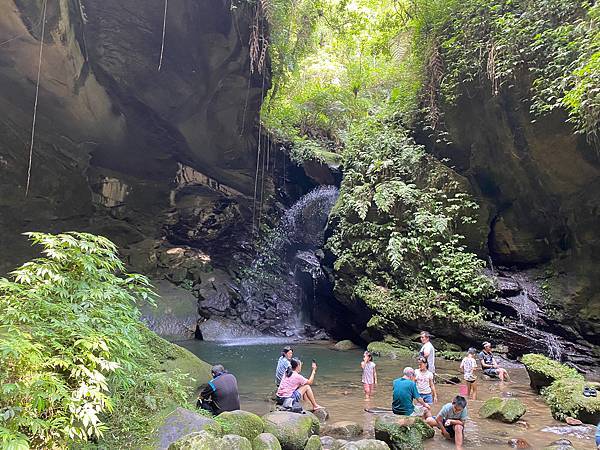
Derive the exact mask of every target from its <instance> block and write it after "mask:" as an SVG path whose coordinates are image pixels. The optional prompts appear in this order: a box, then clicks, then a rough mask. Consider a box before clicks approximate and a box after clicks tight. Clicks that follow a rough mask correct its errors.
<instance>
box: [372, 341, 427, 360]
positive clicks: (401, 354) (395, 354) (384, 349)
mask: <svg viewBox="0 0 600 450" xmlns="http://www.w3.org/2000/svg"><path fill="white" fill-rule="evenodd" d="M367 350H368V351H370V352H371V353H373V354H374V355H377V356H381V357H384V358H391V359H397V358H412V357H414V356H415V355H416V353H415V352H414V351H413V350H411V349H409V348H407V347H397V346H394V345H392V344H388V343H387V342H377V341H376V342H371V343H370V344H369V345H368V346H367Z"/></svg>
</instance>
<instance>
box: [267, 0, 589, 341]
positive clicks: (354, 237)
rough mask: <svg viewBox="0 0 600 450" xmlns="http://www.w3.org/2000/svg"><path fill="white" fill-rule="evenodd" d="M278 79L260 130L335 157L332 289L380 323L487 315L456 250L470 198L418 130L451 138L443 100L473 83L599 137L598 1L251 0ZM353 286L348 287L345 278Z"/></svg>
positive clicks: (306, 154) (300, 154) (297, 152)
mask: <svg viewBox="0 0 600 450" xmlns="http://www.w3.org/2000/svg"><path fill="white" fill-rule="evenodd" d="M259 8H263V10H264V11H265V13H266V14H267V16H269V17H270V18H271V23H272V37H271V52H272V53H271V55H272V58H273V76H274V87H273V88H272V89H271V91H270V93H269V95H268V96H267V98H266V101H265V104H264V106H263V110H262V118H263V121H264V124H265V126H266V127H267V128H268V130H269V131H270V132H271V133H273V135H274V136H275V137H276V138H277V139H279V140H281V141H285V142H289V143H291V150H290V153H291V156H292V158H294V159H295V160H297V161H302V160H306V159H316V160H320V161H329V162H331V161H335V160H336V158H339V157H341V158H342V160H343V170H344V180H343V183H342V187H341V192H340V199H339V201H338V204H337V207H336V208H335V210H334V213H333V217H332V222H333V224H335V231H334V235H333V237H332V239H330V241H329V244H328V245H329V247H330V249H331V250H332V251H333V253H334V254H335V256H336V257H337V261H336V267H335V268H336V271H337V274H338V278H340V277H341V278H344V277H347V280H352V283H349V282H342V283H341V284H340V283H338V289H339V288H341V289H349V290H351V291H352V292H351V295H353V296H354V297H355V298H360V299H361V300H363V301H364V302H365V303H366V304H367V305H368V306H369V307H370V308H371V309H372V310H373V311H374V312H375V315H374V317H373V319H372V321H371V325H373V326H377V327H379V328H382V329H387V330H389V329H390V328H393V327H394V324H396V323H398V321H400V322H402V321H408V320H411V319H414V318H415V317H416V313H417V311H421V317H422V312H423V311H429V318H435V317H449V318H451V320H456V321H465V320H466V321H471V322H474V321H477V320H480V319H481V315H480V313H479V309H478V305H479V302H480V301H481V299H482V298H484V297H485V296H486V295H489V294H490V292H491V291H492V289H493V287H492V284H491V282H490V281H489V279H487V278H486V277H484V276H482V269H483V267H484V263H483V262H482V261H481V260H479V259H478V258H477V257H476V255H475V254H473V253H471V252H469V251H468V250H467V249H466V248H465V247H464V245H463V236H462V235H461V232H462V230H464V229H465V224H467V223H468V222H469V221H471V219H470V212H471V213H472V212H473V210H474V209H475V208H477V205H476V204H475V203H474V202H473V201H472V200H471V199H469V198H468V196H467V195H466V194H465V193H464V192H462V191H461V187H460V186H459V183H457V182H454V181H452V180H451V179H450V178H449V177H448V176H447V174H446V173H445V171H444V167H443V166H442V164H440V163H439V162H435V161H433V159H432V158H430V157H428V155H427V154H426V152H425V150H424V148H423V147H422V146H419V145H417V144H416V143H415V142H414V140H413V139H412V134H413V132H414V131H415V130H425V131H426V133H427V134H429V136H430V138H432V139H434V140H435V141H436V142H438V143H442V144H443V143H444V142H448V140H449V139H450V138H451V137H450V136H449V135H448V133H447V132H446V130H445V128H444V108H445V107H446V106H448V105H452V104H453V103H454V102H456V100H457V99H458V97H459V96H461V95H464V94H465V93H466V92H467V91H468V89H469V87H475V88H476V87H478V86H480V87H482V88H484V89H488V90H489V92H490V95H492V96H495V95H498V94H500V93H501V92H502V91H503V90H506V89H510V88H512V87H513V85H520V86H521V85H525V86H526V88H527V92H528V98H527V103H528V105H529V108H530V111H531V117H532V120H535V117H537V116H540V115H543V114H547V113H550V112H551V111H553V110H555V109H557V108H559V109H562V110H564V111H566V112H567V113H568V117H569V121H570V122H571V124H572V126H573V132H574V133H582V134H585V135H586V137H587V139H588V140H589V141H590V142H595V143H596V144H597V143H598V138H599V136H598V130H599V125H600V122H599V121H600V27H599V21H600V6H599V5H597V4H595V3H594V2H589V1H577V0H466V1H455V0H450V1H447V0H434V1H425V0H381V1H371V0H353V1H350V0H321V1H311V0H297V1H293V2H280V1H276V0H272V1H270V2H268V1H266V2H261V3H260V6H259ZM347 285H350V287H348V286H347Z"/></svg>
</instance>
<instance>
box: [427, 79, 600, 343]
mask: <svg viewBox="0 0 600 450" xmlns="http://www.w3.org/2000/svg"><path fill="white" fill-rule="evenodd" d="M515 84H516V86H514V87H512V88H510V89H508V88H507V89H506V90H505V91H504V92H503V93H501V95H499V96H497V97H492V96H491V95H490V94H489V90H487V89H485V88H483V87H475V88H473V87H471V88H470V89H468V90H465V92H464V95H462V96H461V97H460V98H459V100H458V102H457V104H456V105H455V106H453V107H447V108H446V115H445V121H446V126H447V129H448V131H449V135H450V140H451V144H449V145H444V144H441V145H440V144H435V145H434V144H432V143H430V144H429V146H430V148H431V151H432V153H434V154H435V155H436V156H437V157H438V158H440V159H441V158H448V159H449V161H450V163H449V165H451V166H453V167H454V168H455V169H456V170H457V171H458V172H459V173H460V174H461V175H463V176H464V177H466V178H467V179H468V180H469V182H470V185H471V187H472V189H473V191H474V192H476V195H477V196H478V197H479V201H480V203H481V204H484V205H486V209H487V210H488V211H489V217H488V219H487V223H488V226H489V236H488V239H487V250H488V254H489V256H490V257H491V259H492V260H493V261H494V263H495V264H496V265H502V266H508V267H512V268H513V269H519V270H524V269H527V270H528V272H529V274H530V276H533V277H534V278H537V279H538V281H539V283H540V284H541V285H542V286H543V287H544V288H545V291H546V303H547V306H548V307H549V308H550V309H553V310H554V312H555V313H556V315H557V317H558V318H559V320H560V321H561V322H562V323H563V324H567V325H568V326H569V327H572V329H574V330H575V331H576V334H579V335H580V336H582V337H584V338H585V339H586V340H588V341H590V342H593V343H595V344H598V343H600V325H599V324H600V264H599V263H598V261H599V260H598V255H599V254H600V233H599V231H600V150H599V149H598V148H594V147H593V146H592V145H590V144H589V143H588V142H587V141H586V139H585V137H584V136H578V135H575V134H573V131H572V128H571V126H570V125H569V123H567V121H566V116H565V115H564V114H563V113H561V112H558V111H557V112H556V113H554V114H552V115H550V116H547V117H542V118H539V117H538V118H536V117H533V116H531V115H530V113H529V104H528V102H527V98H528V93H527V87H526V86H527V81H526V79H525V78H524V77H523V79H521V80H520V82H519V83H515Z"/></svg>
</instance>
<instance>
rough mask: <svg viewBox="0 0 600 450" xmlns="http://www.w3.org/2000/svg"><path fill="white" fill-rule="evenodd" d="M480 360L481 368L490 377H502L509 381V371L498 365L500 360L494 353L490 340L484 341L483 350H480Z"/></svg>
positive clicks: (501, 378) (501, 379) (503, 379)
mask: <svg viewBox="0 0 600 450" xmlns="http://www.w3.org/2000/svg"><path fill="white" fill-rule="evenodd" d="M479 361H480V362H481V370H482V372H483V373H484V374H486V375H487V376H488V377H492V378H500V381H505V380H506V381H508V380H509V377H508V372H507V371H506V369H503V368H502V367H499V366H498V362H497V361H496V358H495V357H494V354H493V353H492V344H490V343H489V342H484V343H483V351H481V352H479Z"/></svg>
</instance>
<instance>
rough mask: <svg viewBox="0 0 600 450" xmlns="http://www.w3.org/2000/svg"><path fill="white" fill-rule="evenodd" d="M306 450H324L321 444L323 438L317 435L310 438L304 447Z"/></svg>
mask: <svg viewBox="0 0 600 450" xmlns="http://www.w3.org/2000/svg"><path fill="white" fill-rule="evenodd" d="M304 450H323V444H321V438H320V437H319V436H317V435H316V434H315V435H313V436H311V437H309V438H308V441H306V445H305V446H304Z"/></svg>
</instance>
